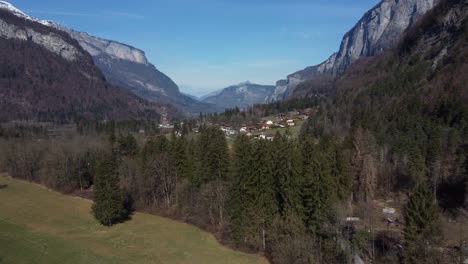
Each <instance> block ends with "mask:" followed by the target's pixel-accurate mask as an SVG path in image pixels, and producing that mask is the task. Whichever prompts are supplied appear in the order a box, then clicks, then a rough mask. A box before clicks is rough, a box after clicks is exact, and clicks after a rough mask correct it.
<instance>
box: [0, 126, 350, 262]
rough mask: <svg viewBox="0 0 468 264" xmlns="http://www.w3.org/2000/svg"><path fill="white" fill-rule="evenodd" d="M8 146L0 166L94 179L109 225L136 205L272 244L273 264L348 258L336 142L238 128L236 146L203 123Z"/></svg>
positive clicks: (86, 182) (37, 176)
mask: <svg viewBox="0 0 468 264" xmlns="http://www.w3.org/2000/svg"><path fill="white" fill-rule="evenodd" d="M0 144H1V148H0V149H1V159H0V168H1V169H2V170H4V171H7V172H8V173H9V174H10V175H11V176H13V177H17V178H21V179H25V180H28V181H34V182H39V183H42V184H45V185H46V186H48V187H50V188H52V189H55V190H59V191H61V192H64V193H71V192H74V191H78V190H86V189H89V188H90V187H91V186H93V197H94V202H95V204H94V206H93V212H94V214H95V216H96V218H97V219H98V220H99V221H100V222H101V223H102V224H104V225H108V226H110V225H112V224H114V223H118V222H120V221H122V220H124V219H126V218H127V217H128V216H129V213H130V212H131V211H133V210H143V211H150V212H159V213H164V214H168V215H171V216H172V217H176V218H179V219H181V220H184V221H188V222H191V223H194V224H196V225H198V226H200V227H203V228H206V229H208V230H210V231H213V232H215V233H216V234H218V235H219V236H220V237H222V238H223V239H224V240H225V242H226V243H230V244H232V245H234V246H236V247H239V248H244V249H245V250H249V251H265V252H267V253H268V254H270V255H271V257H272V259H273V262H274V263H290V262H291V261H293V260H294V259H295V258H296V257H297V256H301V258H303V261H302V262H297V263H311V261H312V260H321V261H322V262H323V263H336V262H337V261H338V260H343V259H346V258H347V255H346V252H344V251H343V250H340V249H338V244H337V240H336V238H337V236H340V234H338V233H337V231H336V230H334V229H333V228H332V226H334V224H335V223H337V222H338V215H337V214H336V212H335V211H336V206H337V205H338V204H340V202H341V201H344V200H346V199H348V198H349V197H350V195H351V191H352V189H351V181H350V179H351V171H350V164H351V163H350V162H351V160H350V155H349V153H348V152H346V151H344V152H342V151H340V150H341V148H342V147H343V146H342V144H340V143H338V142H337V141H335V140H331V139H330V140H326V141H322V142H320V143H317V142H315V141H314V140H313V139H312V138H303V139H301V140H293V139H290V138H288V136H281V135H279V134H278V135H277V136H276V138H275V140H274V141H271V142H270V141H264V140H251V139H249V138H247V137H246V136H239V137H238V138H237V139H236V141H235V142H234V144H233V145H232V147H231V148H229V147H228V144H227V141H226V138H225V135H224V133H223V132H222V131H221V130H219V129H217V128H215V127H201V131H200V133H199V135H197V136H196V137H193V136H192V137H188V136H176V134H175V133H173V134H172V136H170V137H167V136H165V135H160V136H154V137H151V138H149V139H148V140H144V141H142V139H141V138H140V139H137V138H135V137H134V136H133V135H131V134H127V135H105V136H80V135H75V136H74V137H72V138H64V139H48V140H46V139H44V140H33V139H8V140H2V141H0ZM291 243H292V244H291ZM318 245H320V247H321V250H320V251H311V250H310V249H311V247H315V248H317V247H318ZM340 262H341V261H340Z"/></svg>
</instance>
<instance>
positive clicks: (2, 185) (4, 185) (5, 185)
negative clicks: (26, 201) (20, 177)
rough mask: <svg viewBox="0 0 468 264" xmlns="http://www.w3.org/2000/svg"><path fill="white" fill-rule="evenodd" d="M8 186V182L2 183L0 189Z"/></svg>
mask: <svg viewBox="0 0 468 264" xmlns="http://www.w3.org/2000/svg"><path fill="white" fill-rule="evenodd" d="M6 187H8V184H0V190H1V189H5V188H6Z"/></svg>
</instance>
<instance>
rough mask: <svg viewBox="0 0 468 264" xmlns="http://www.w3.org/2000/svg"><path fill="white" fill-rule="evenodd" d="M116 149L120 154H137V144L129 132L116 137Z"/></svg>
mask: <svg viewBox="0 0 468 264" xmlns="http://www.w3.org/2000/svg"><path fill="white" fill-rule="evenodd" d="M117 149H118V151H119V154H120V155H122V156H135V155H137V154H138V144H137V141H136V139H135V137H134V136H132V135H131V134H130V133H129V134H127V135H126V136H120V137H119V138H118V139H117Z"/></svg>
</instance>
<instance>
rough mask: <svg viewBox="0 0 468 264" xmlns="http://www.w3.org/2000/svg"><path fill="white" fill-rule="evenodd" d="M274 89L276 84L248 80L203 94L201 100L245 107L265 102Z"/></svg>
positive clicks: (220, 105) (224, 105)
mask: <svg viewBox="0 0 468 264" xmlns="http://www.w3.org/2000/svg"><path fill="white" fill-rule="evenodd" d="M274 89H275V86H272V85H260V84H255V83H251V82H250V81H246V82H242V83H239V84H236V85H232V86H229V87H226V88H224V89H221V90H218V91H215V92H212V93H210V94H208V95H205V96H202V97H201V98H200V100H202V101H203V102H205V103H210V104H214V105H217V106H219V107H222V108H234V107H238V108H240V109H245V108H247V107H248V106H251V105H253V104H259V103H263V102H264V101H265V98H267V97H268V96H270V95H271V93H272V92H273V90H274Z"/></svg>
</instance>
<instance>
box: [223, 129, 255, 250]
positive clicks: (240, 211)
mask: <svg viewBox="0 0 468 264" xmlns="http://www.w3.org/2000/svg"><path fill="white" fill-rule="evenodd" d="M252 151H253V149H252V142H251V141H250V139H249V138H248V137H247V136H246V135H244V134H241V135H239V136H237V138H236V140H235V141H234V144H233V150H232V152H233V154H232V159H233V160H232V187H231V190H230V197H229V198H230V199H229V203H228V206H229V207H228V209H229V215H230V223H231V229H232V236H233V237H234V239H235V240H236V242H237V243H244V242H245V240H246V239H247V237H248V235H249V234H248V232H249V229H250V227H249V226H247V225H248V224H249V219H248V218H249V215H248V214H249V210H250V208H249V206H250V205H251V203H252V201H251V198H252V197H251V196H250V195H249V193H248V190H249V187H250V185H249V184H248V183H249V181H250V178H251V176H252V166H253V164H252V162H253V160H252V154H253V153H252Z"/></svg>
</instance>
